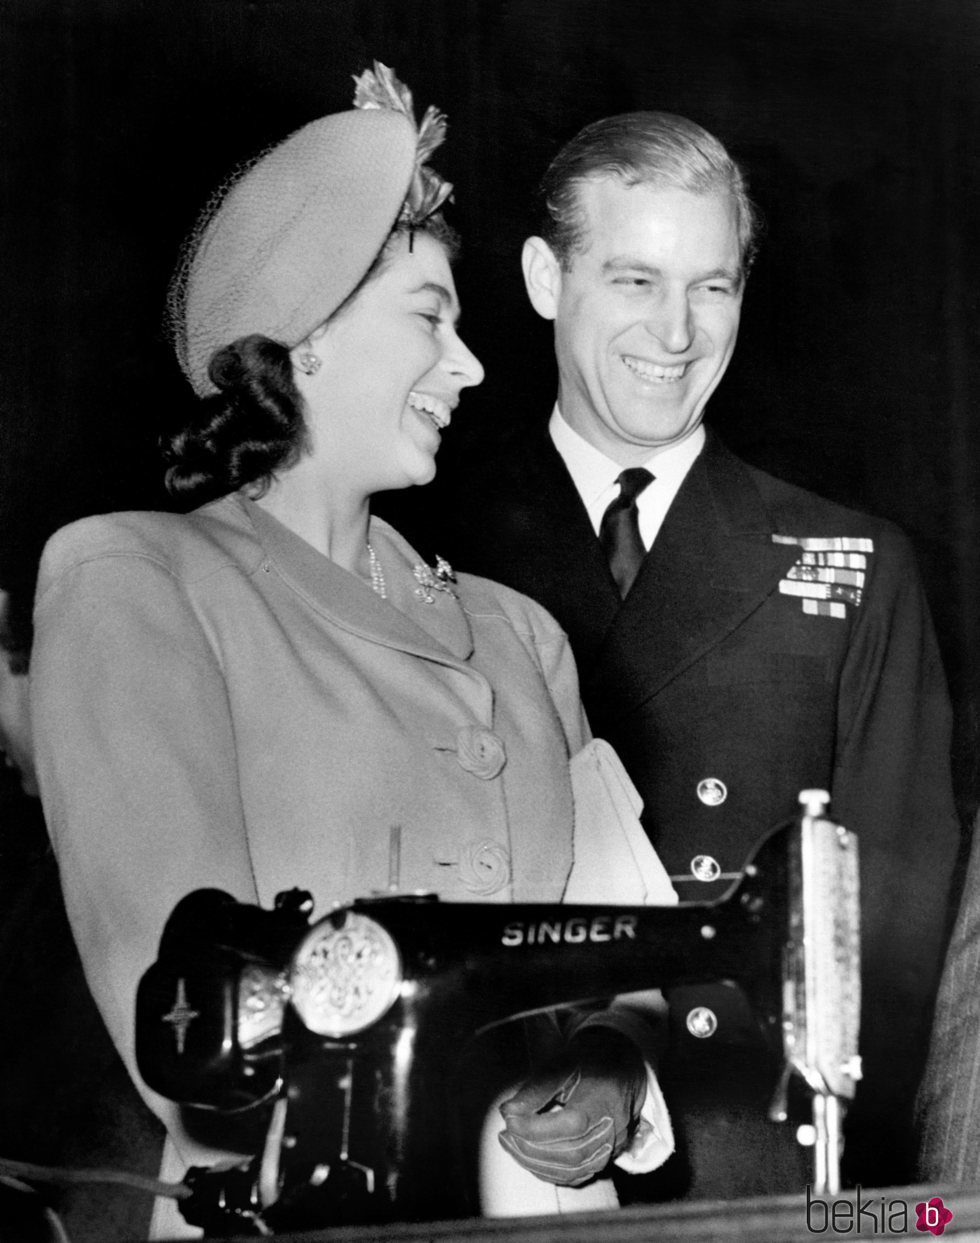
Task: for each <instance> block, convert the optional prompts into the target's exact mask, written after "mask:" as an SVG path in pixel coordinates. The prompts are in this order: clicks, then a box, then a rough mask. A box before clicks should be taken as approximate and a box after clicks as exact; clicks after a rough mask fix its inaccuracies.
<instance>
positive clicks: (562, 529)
mask: <svg viewBox="0 0 980 1243" xmlns="http://www.w3.org/2000/svg"><path fill="white" fill-rule="evenodd" d="M497 462H499V465H500V469H498V470H496V471H495V475H494V478H493V479H492V480H491V481H490V482H489V483H488V485H487V489H486V495H485V504H484V509H485V512H483V513H482V514H481V517H482V518H483V519H484V520H485V522H486V529H487V530H489V531H492V532H493V537H494V540H493V542H494V545H495V547H496V549H499V550H500V551H499V553H497V552H495V551H494V549H492V548H489V547H487V548H486V550H485V555H484V558H483V562H482V564H481V567H480V572H481V573H483V574H486V575H487V577H489V578H499V579H500V580H501V581H503V582H506V583H508V584H509V585H510V586H512V587H514V588H516V589H517V590H518V591H522V592H524V593H525V594H526V595H529V596H532V597H533V598H534V599H535V600H537V601H539V603H541V604H543V605H544V607H545V608H546V609H548V611H549V612H550V613H552V614H553V616H554V617H556V618H557V620H558V622H559V623H560V625H561V626H562V627H563V628H564V629H565V630H566V631H567V632H568V634H569V636H570V638H571V640H572V644H573V647H574V648H575V651H576V653H577V656H578V660H579V662H580V663H588V661H589V660H590V659H591V658H592V656H593V655H594V653H595V652H596V651H597V650H598V648H599V645H600V644H601V642H602V639H603V637H604V636H605V634H606V632H607V630H608V629H609V627H610V625H611V624H612V622H613V619H614V618H615V616H616V614H617V611H618V610H619V608H620V598H619V593H618V591H617V590H616V585H615V583H614V582H613V579H612V576H611V575H610V573H609V566H608V563H607V562H606V559H605V557H604V555H603V553H602V548H601V546H600V545H599V542H598V540H597V539H596V537H595V532H594V531H593V529H592V524H591V522H590V521H589V516H588V514H587V513H586V510H585V506H584V505H583V504H582V501H581V499H580V497H579V495H578V492H577V490H576V488H575V484H574V483H573V482H572V478H571V476H570V475H569V473H568V471H567V469H566V468H565V464H564V462H563V461H562V459H561V456H560V454H559V453H558V451H557V450H556V449H555V446H554V444H553V443H552V440H551V437H550V435H549V434H548V428H547V424H542V425H540V426H539V425H533V426H531V427H524V428H521V429H520V430H519V431H518V432H516V433H515V434H514V436H513V439H511V440H510V441H509V442H508V443H507V445H506V447H505V451H504V453H503V454H502V455H501V457H500V458H499V459H497ZM495 464H496V463H495ZM495 556H498V557H499V558H500V559H499V560H497V561H495V560H494V557H495Z"/></svg>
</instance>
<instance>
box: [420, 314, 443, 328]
mask: <svg viewBox="0 0 980 1243" xmlns="http://www.w3.org/2000/svg"><path fill="white" fill-rule="evenodd" d="M419 314H420V315H421V316H422V318H423V319H424V320H426V321H427V323H430V324H431V325H432V326H433V328H438V327H439V325H440V324H441V323H442V316H441V315H440V314H439V312H438V311H419Z"/></svg>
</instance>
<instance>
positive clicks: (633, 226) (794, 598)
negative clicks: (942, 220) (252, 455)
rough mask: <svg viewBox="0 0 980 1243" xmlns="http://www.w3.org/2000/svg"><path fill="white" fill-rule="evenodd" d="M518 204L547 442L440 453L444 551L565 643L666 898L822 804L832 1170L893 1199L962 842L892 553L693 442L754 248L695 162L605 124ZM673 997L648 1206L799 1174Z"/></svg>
mask: <svg viewBox="0 0 980 1243" xmlns="http://www.w3.org/2000/svg"><path fill="white" fill-rule="evenodd" d="M541 201H542V204H543V208H544V210H543V213H542V220H541V224H540V229H539V233H538V234H537V235H536V236H534V237H531V238H529V239H528V240H527V242H526V243H525V245H524V251H523V266H524V276H525V281H526V284H527V290H528V295H529V297H530V300H531V303H532V304H533V306H534V308H535V310H536V311H537V312H538V313H539V314H540V315H542V316H544V317H545V318H546V319H549V320H551V321H553V322H554V330H555V348H556V353H557V359H558V369H559V386H558V398H557V402H556V405H555V407H554V409H553V411H552V413H551V417H550V421H548V420H546V419H544V418H540V419H537V420H535V419H534V418H533V411H529V412H528V419H527V422H526V423H525V424H524V425H523V426H521V427H519V428H517V429H515V431H514V432H512V433H510V434H505V433H496V434H497V436H498V439H497V441H496V443H494V444H490V445H487V444H486V443H478V444H476V445H474V446H471V447H468V448H464V449H463V451H462V452H461V453H460V461H459V464H458V466H457V467H456V469H455V471H454V472H453V477H452V481H451V482H452V486H453V490H454V494H453V496H452V497H451V498H449V500H448V504H450V505H451V507H452V508H451V513H452V518H453V521H452V523H451V524H450V523H446V524H445V525H444V527H443V529H442V530H441V531H440V536H439V539H440V541H441V543H440V547H441V548H442V547H445V548H446V551H447V555H449V556H451V557H452V559H453V561H454V563H455V564H457V565H458V566H459V567H461V568H464V569H468V570H474V571H477V572H479V573H482V574H485V575H487V576H488V577H491V578H496V579H500V580H502V581H504V582H507V583H509V584H510V585H511V586H513V587H516V588H518V589H519V590H521V591H524V592H526V593H527V594H529V595H531V596H534V597H535V598H536V599H538V600H539V601H540V602H541V603H543V604H544V605H545V606H546V607H547V608H548V609H550V611H551V612H552V613H553V614H554V615H555V616H556V617H557V618H558V620H559V622H560V623H561V624H562V626H563V627H564V628H565V630H566V631H567V632H568V634H569V635H570V637H571V640H572V644H573V647H574V649H575V653H576V657H577V660H578V664H579V670H580V675H581V679H582V688H583V694H584V698H585V703H586V707H587V709H588V712H589V715H590V719H591V723H592V727H593V730H594V731H595V733H596V734H597V735H599V736H600V737H605V738H607V739H608V740H609V741H610V742H611V743H612V744H613V746H614V747H615V748H616V749H617V751H618V752H619V753H620V755H621V757H622V759H623V760H624V762H625V764H626V766H627V768H628V769H629V771H630V774H631V776H632V778H633V780H634V782H635V783H636V785H637V787H638V789H639V791H640V793H641V795H642V797H643V800H644V804H645V807H644V813H643V819H644V825H645V828H646V830H647V832H648V834H649V835H650V837H651V839H652V841H653V842H654V844H655V846H656V848H657V850H658V851H659V853H660V856H661V858H662V859H663V861H664V863H665V864H666V866H667V868H668V871H669V872H670V873H671V874H672V879H673V882H674V885H675V887H676V888H677V890H678V891H679V893H680V896H681V900H682V901H705V900H709V899H714V898H717V897H719V896H720V895H721V894H722V893H724V892H725V890H726V889H727V888H728V887H729V885H730V884H731V882H732V879H733V878H734V877H736V876H737V875H738V873H739V872H740V870H741V869H742V868H744V866H745V863H746V859H747V857H748V856H749V854H750V852H751V851H752V849H753V848H754V846H755V845H756V844H757V842H758V840H759V838H760V837H761V836H762V835H763V834H765V833H766V832H767V831H768V830H770V829H771V828H773V827H774V826H775V825H777V824H778V823H780V822H781V821H785V820H786V819H787V818H789V817H791V816H793V815H794V814H796V812H797V810H798V808H797V799H798V794H799V791H800V790H801V789H804V788H807V787H817V788H825V789H827V790H829V791H830V793H831V795H832V804H831V808H832V815H833V817H834V818H835V819H837V820H838V821H840V822H841V823H843V824H845V825H846V826H847V827H848V828H849V829H851V830H854V831H855V832H856V833H857V834H858V836H859V839H860V850H861V871H862V920H863V958H864V968H863V993H864V1002H863V1020H862V1051H863V1054H864V1065H865V1079H864V1082H863V1083H862V1085H861V1087H860V1089H859V1093H858V1099H857V1102H856V1105H855V1106H854V1108H853V1109H852V1110H851V1113H850V1116H849V1118H848V1126H847V1135H848V1144H847V1149H846V1152H845V1174H846V1176H847V1177H849V1179H850V1180H851V1181H852V1182H861V1183H863V1184H864V1185H866V1186H884V1185H890V1184H894V1183H901V1182H904V1181H907V1180H908V1176H909V1172H910V1166H909V1164H908V1160H909V1155H910V1149H909V1145H908V1138H909V1117H908V1105H909V1102H910V1101H911V1097H912V1093H913V1091H914V1087H915V1083H916V1081H917V1078H918V1075H919V1071H920V1060H921V1054H922V1049H923V1044H924V1038H925V1027H926V1023H927V1017H928V1009H929V1005H930V1002H931V998H932V995H933V991H934V986H935V982H936V979H937V972H938V963H939V959H940V954H941V948H942V944H941V943H942V938H943V928H944V919H945V911H946V900H947V899H946V895H947V888H948V882H949V877H950V872H951V868H952V863H953V857H954V852H955V849H956V846H957V838H958V825H957V820H956V813H955V810H954V803H953V798H952V790H951V781H950V771H949V706H948V698H947V691H946V686H945V680H944V675H943V671H942V667H941V664H940V659H939V655H938V652H937V648H936V643H935V639H934V636H933V631H932V626H931V623H930V620H929V616H928V611H927V607H926V603H925V600H924V598H923V593H922V590H921V587H920V583H919V578H918V574H917V571H916V568H915V564H914V560H913V556H912V552H911V549H910V547H909V544H908V542H907V540H906V539H905V537H904V536H903V535H902V533H901V532H899V531H898V530H897V529H896V528H894V527H893V526H891V525H890V524H888V523H886V522H883V521H880V520H878V519H875V518H871V517H868V516H866V515H863V514H859V513H856V512H854V511H851V510H848V509H844V508H842V507H840V506H838V505H834V504H832V503H830V502H828V501H825V500H822V499H821V498H819V497H816V496H814V495H812V494H810V493H808V492H805V491H803V490H801V489H799V488H796V487H793V486H790V485H789V484H786V483H783V482H781V481H780V480H778V479H775V478H773V477H772V476H770V475H767V474H764V473H763V472H761V471H758V470H755V469H754V468H752V467H750V466H748V465H746V464H745V463H743V462H741V461H740V460H739V459H738V458H736V457H735V456H734V455H733V454H732V453H731V452H729V451H728V450H727V449H726V448H725V447H724V446H723V444H722V443H721V442H720V441H719V440H718V439H717V437H716V436H715V435H714V434H713V433H711V432H709V433H707V434H706V432H705V429H704V427H703V424H702V418H703V416H704V412H705V407H706V405H707V403H708V400H709V398H710V397H711V395H712V393H713V392H714V391H715V389H716V387H717V386H718V384H719V383H720V382H721V380H722V378H723V376H724V373H725V370H726V368H727V366H728V364H729V362H730V361H731V357H732V353H733V351H734V348H735V341H736V336H737V332H738V325H739V316H740V312H741V305H742V299H743V296H744V293H745V288H746V280H747V276H748V272H749V268H750V266H751V260H752V255H753V250H754V245H755V234H756V215H755V212H754V210H753V207H752V204H751V202H750V200H749V198H748V195H747V191H746V185H745V181H744V178H743V175H742V172H741V170H740V169H739V167H738V166H737V165H736V164H735V163H734V161H733V160H732V159H731V158H730V156H729V155H728V153H727V151H726V150H725V148H724V147H723V146H722V145H721V143H719V142H718V141H717V140H716V139H715V138H714V137H712V135H710V134H708V133H707V132H706V131H705V130H703V129H702V128H701V127H700V126H698V125H696V124H694V123H692V122H691V121H688V120H685V119H683V118H681V117H676V116H671V115H668V114H664V113H657V112H641V113H631V114H628V115H625V116H618V117H612V118H609V119H606V120H601V121H598V122H596V123H594V124H593V125H590V126H588V127H587V128H586V129H585V130H583V131H582V133H580V134H579V135H578V136H577V137H576V138H574V139H573V140H572V141H571V142H570V143H569V144H568V145H567V146H566V147H565V148H564V149H563V150H562V151H561V152H559V154H558V155H557V157H556V158H555V160H554V161H553V163H552V165H551V166H550V168H549V169H548V171H547V173H546V175H545V178H544V181H543V183H542V187H541ZM545 413H546V412H542V415H544V414H545ZM449 526H451V527H452V529H453V531H454V532H455V538H456V543H455V546H452V547H447V541H446V535H447V532H446V527H449ZM926 871H927V872H928V878H929V879H928V883H926V882H925V881H924V880H923V876H924V875H925V873H926ZM671 1002H672V1011H673V1018H674V1035H673V1038H672V1043H671V1047H670V1049H669V1050H668V1055H667V1061H666V1064H665V1067H664V1086H665V1090H666V1091H667V1093H668V1096H669V1098H670V1096H671V1094H672V1099H673V1101H674V1102H675V1105H676V1107H677V1112H678V1117H677V1122H678V1130H679V1131H680V1133H681V1138H682V1140H686V1148H685V1150H684V1152H682V1153H681V1154H679V1156H678V1158H677V1164H678V1168H676V1169H675V1170H674V1173H675V1175H676V1183H675V1185H674V1186H673V1187H671V1188H669V1189H667V1191H666V1192H664V1191H663V1189H662V1190H661V1192H659V1193H658V1194H662V1193H666V1194H674V1193H677V1192H678V1191H681V1192H684V1191H685V1190H686V1191H687V1193H688V1194H691V1195H698V1194H701V1195H715V1194H754V1193H760V1192H765V1191H774V1190H779V1191H802V1189H803V1186H804V1182H805V1180H806V1177H807V1173H806V1171H807V1168H808V1163H809V1158H808V1155H807V1154H806V1153H804V1152H803V1151H802V1150H798V1149H796V1148H795V1146H794V1145H795V1141H793V1138H792V1137H793V1128H792V1127H782V1128H780V1127H778V1126H776V1125H775V1124H773V1123H770V1122H769V1121H768V1120H767V1116H766V1111H767V1105H768V1103H769V1098H770V1096H771V1095H772V1092H773V1090H774V1088H775V1083H776V1077H777V1074H778V1067H776V1066H775V1065H774V1064H773V1063H772V1062H769V1061H767V1060H766V1058H765V1056H764V1054H763V1052H762V1051H761V1045H760V1043H759V1042H758V1037H757V1034H755V1033H754V1032H753V1025H752V1022H751V1019H750V1014H749V1011H748V1007H747V1005H746V1003H745V999H744V998H742V997H741V996H740V995H738V994H737V993H735V992H734V991H733V990H731V989H724V988H714V989H706V988H703V987H698V988H694V987H692V988H689V989H678V990H676V991H675V993H674V994H673V996H672V998H671ZM787 1141H789V1142H787ZM682 1147H683V1144H682ZM685 1161H686V1163H687V1168H679V1167H680V1166H681V1165H682V1163H683V1162H685Z"/></svg>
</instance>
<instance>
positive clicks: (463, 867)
mask: <svg viewBox="0 0 980 1243" xmlns="http://www.w3.org/2000/svg"><path fill="white" fill-rule="evenodd" d="M459 879H460V881H461V882H462V884H463V886H464V887H465V888H466V889H468V890H469V891H470V893H475V894H478V895H479V896H480V897H481V898H488V897H490V895H491V894H494V893H499V891H500V890H501V889H503V888H504V887H505V886H506V885H508V884H509V883H510V856H509V855H508V853H507V850H506V848H505V847H503V846H501V844H500V843H499V842H495V841H492V840H491V839H490V838H484V839H483V840H482V841H479V842H470V843H469V844H468V845H466V846H464V847H463V848H462V849H461V850H460V852H459Z"/></svg>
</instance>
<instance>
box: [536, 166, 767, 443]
mask: <svg viewBox="0 0 980 1243" xmlns="http://www.w3.org/2000/svg"><path fill="white" fill-rule="evenodd" d="M580 196H581V197H580V203H581V208H582V212H583V215H584V218H585V220H586V222H587V224H586V231H585V243H586V245H585V249H584V251H581V252H577V253H575V254H574V255H573V256H572V259H571V266H570V268H569V269H568V270H567V271H566V270H562V269H561V268H560V267H559V265H558V263H557V261H556V260H555V257H554V256H553V255H552V253H551V251H550V249H549V248H548V247H547V246H546V245H545V243H543V242H541V240H540V239H530V240H529V242H528V243H527V244H526V248H525V274H526V276H527V278H528V288H529V293H530V295H531V300H532V302H533V303H534V305H535V307H536V309H537V310H538V311H539V312H540V313H541V314H543V315H546V316H547V317H549V318H553V319H554V320H555V349H556V353H557V356H558V369H559V396H558V400H559V405H560V407H561V412H562V414H563V416H564V417H565V419H566V420H567V422H568V423H569V424H570V425H571V426H572V427H573V428H574V429H575V430H576V431H577V432H578V433H579V434H580V435H581V436H583V437H584V438H585V439H586V440H587V441H589V443H590V444H592V445H594V446H595V447H596V448H597V449H599V450H601V451H602V452H603V453H605V454H606V455H607V456H608V457H611V458H612V459H613V460H615V461H616V462H618V463H619V464H620V465H623V466H629V465H635V464H636V463H639V462H643V461H645V460H646V459H647V458H649V457H650V455H651V453H654V452H656V451H658V450H661V449H665V448H667V447H668V446H669V445H674V444H677V443H678V442H679V441H681V440H683V439H685V437H687V436H689V435H690V434H691V432H693V431H694V429H695V428H696V427H697V426H698V424H699V423H700V422H701V417H702V414H703V412H704V408H705V405H706V404H707V401H708V398H709V397H710V396H711V394H712V393H713V392H714V390H715V388H716V386H717V385H718V383H719V381H720V380H721V377H722V376H723V375H724V373H725V368H726V367H727V366H728V363H729V360H730V359H731V356H732V351H733V350H734V348H735V338H736V335H737V333H738V321H739V314H740V311H741V303H742V276H741V264H740V256H739V246H738V237H737V233H736V228H735V217H734V212H733V210H732V206H731V203H730V200H729V199H728V197H727V196H726V195H724V194H721V193H709V194H705V195H697V194H692V193H690V192H689V191H686V190H676V189H654V188H653V187H650V186H645V185H637V186H627V185H626V184H624V183H623V182H622V181H619V180H618V179H614V178H602V179H596V180H592V181H589V182H586V183H585V184H584V185H583V186H582V187H581V190H580ZM535 246H537V265H538V266H537V273H538V277H539V278H540V279H539V282H538V288H537V290H534V289H532V281H533V279H534V277H533V275H532V273H533V272H534V264H535V260H534V258H533V256H532V257H531V265H530V266H528V261H529V254H528V248H533V247H535ZM542 280H543V281H544V283H545V285H547V286H548V292H544V293H543V292H542V289H543V286H542V285H541V281H542ZM549 282H550V284H549Z"/></svg>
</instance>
